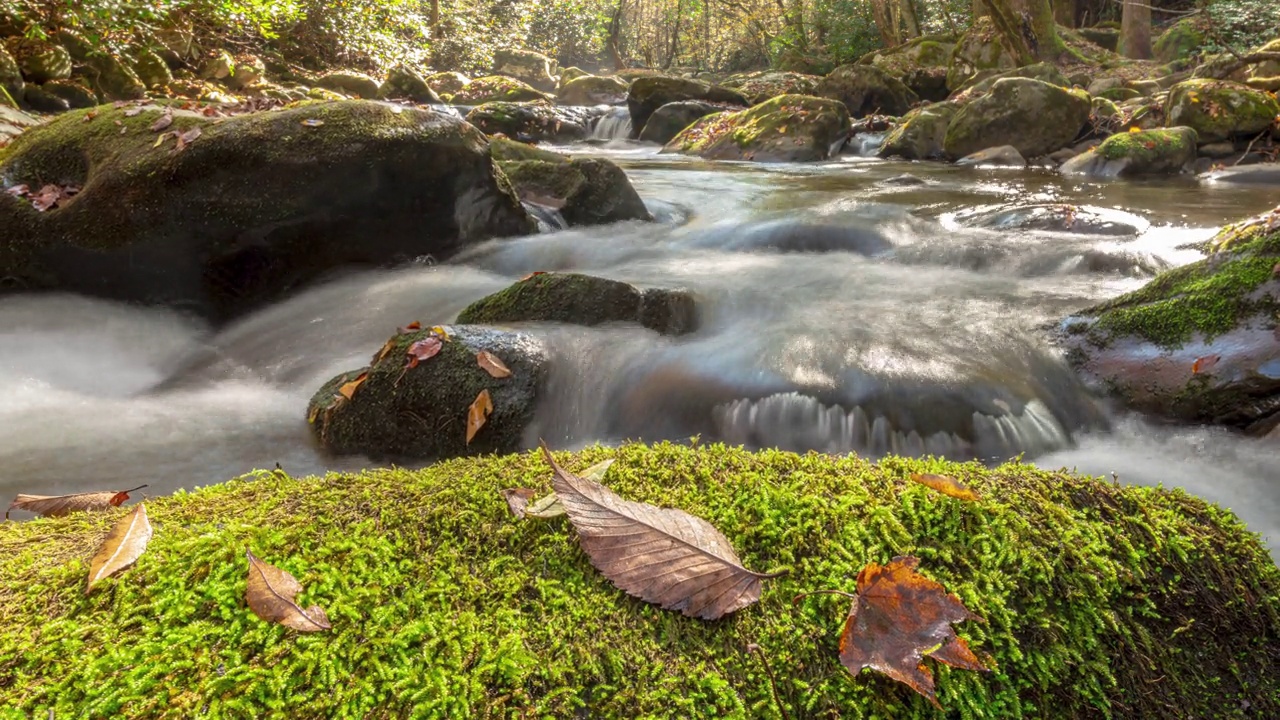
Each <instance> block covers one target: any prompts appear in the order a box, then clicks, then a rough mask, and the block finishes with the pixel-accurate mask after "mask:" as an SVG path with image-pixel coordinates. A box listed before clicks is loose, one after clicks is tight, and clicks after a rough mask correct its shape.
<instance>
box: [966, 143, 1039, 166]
mask: <svg viewBox="0 0 1280 720" xmlns="http://www.w3.org/2000/svg"><path fill="white" fill-rule="evenodd" d="M956 165H960V166H975V165H981V166H984V167H1019V168H1021V167H1026V166H1027V159H1026V158H1024V157H1022V153H1020V152H1018V148H1016V147H1014V146H1012V145H1000V146H999V147H990V148H986V149H984V150H979V151H978V152H976V153H970V154H968V155H965V156H964V157H962V158H960V159H959V160H957V161H956Z"/></svg>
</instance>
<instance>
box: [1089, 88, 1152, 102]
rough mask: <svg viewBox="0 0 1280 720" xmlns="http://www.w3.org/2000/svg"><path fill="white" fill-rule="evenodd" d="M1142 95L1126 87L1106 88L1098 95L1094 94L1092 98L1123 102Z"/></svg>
mask: <svg viewBox="0 0 1280 720" xmlns="http://www.w3.org/2000/svg"><path fill="white" fill-rule="evenodd" d="M1142 95H1143V93H1141V92H1139V91H1137V90H1134V89H1133V88H1128V87H1113V88H1107V89H1106V90H1103V91H1101V92H1099V93H1095V94H1094V97H1100V98H1105V99H1107V100H1110V101H1111V102H1124V101H1125V100H1132V99H1134V98H1139V97H1142Z"/></svg>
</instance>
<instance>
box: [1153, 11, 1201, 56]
mask: <svg viewBox="0 0 1280 720" xmlns="http://www.w3.org/2000/svg"><path fill="white" fill-rule="evenodd" d="M1204 23H1205V21H1204V19H1202V18H1199V17H1189V18H1183V19H1182V20H1179V21H1177V22H1175V23H1173V24H1172V25H1170V26H1169V27H1168V28H1165V31H1164V32H1162V33H1160V36H1159V37H1157V38H1156V41H1155V42H1154V43H1152V45H1151V51H1152V53H1153V54H1154V56H1155V59H1156V60H1157V61H1158V62H1162V63H1166V64H1167V63H1172V62H1176V61H1179V60H1189V59H1190V58H1193V57H1195V56H1196V55H1199V54H1200V53H1201V52H1202V51H1203V49H1204V47H1205V46H1206V45H1208V40H1209V38H1208V36H1206V35H1205V29H1204Z"/></svg>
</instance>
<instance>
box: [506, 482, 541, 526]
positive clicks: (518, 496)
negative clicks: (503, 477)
mask: <svg viewBox="0 0 1280 720" xmlns="http://www.w3.org/2000/svg"><path fill="white" fill-rule="evenodd" d="M537 494H538V492H537V491H536V490H530V489H529V488H507V489H505V490H503V491H502V497H504V498H506V499H507V507H508V508H510V509H511V514H512V515H515V516H516V517H518V518H520V519H524V510H525V508H527V507H528V506H529V501H530V500H532V499H533V496H534V495H537Z"/></svg>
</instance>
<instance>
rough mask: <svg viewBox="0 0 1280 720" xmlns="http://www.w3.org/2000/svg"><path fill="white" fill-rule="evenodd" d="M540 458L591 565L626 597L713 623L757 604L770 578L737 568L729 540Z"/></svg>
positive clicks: (695, 520) (678, 513) (697, 521)
mask: <svg viewBox="0 0 1280 720" xmlns="http://www.w3.org/2000/svg"><path fill="white" fill-rule="evenodd" d="M542 454H543V456H544V457H546V459H547V463H548V464H549V465H551V469H552V470H553V471H554V472H555V476H554V477H553V478H552V480H551V484H552V486H553V487H554V488H555V491H556V496H557V497H558V498H559V499H560V502H561V504H563V505H564V509H565V514H567V515H568V516H569V520H570V521H571V522H572V523H573V526H574V527H575V528H576V529H577V531H578V537H579V539H580V541H581V543H582V549H583V550H584V551H585V552H586V553H587V556H588V557H589V558H591V564H592V565H594V566H595V567H596V569H597V570H599V571H600V572H601V573H602V574H603V575H604V576H605V577H606V578H608V579H609V581H610V582H612V583H613V584H614V585H615V586H617V587H618V588H620V589H622V590H623V591H624V592H626V593H627V594H628V595H632V596H634V597H638V598H640V599H641V600H644V601H645V602H651V603H654V604H656V605H659V606H661V607H662V608H664V609H666V610H679V611H680V612H682V613H684V614H685V615H687V616H689V617H696V618H702V619H703V620H716V619H718V618H721V617H724V616H725V615H728V614H729V613H732V612H734V611H736V610H741V609H742V608H744V607H747V606H748V605H751V604H752V603H754V602H756V601H757V600H759V599H760V590H761V583H760V581H761V580H764V579H768V578H772V577H777V574H774V575H766V574H762V573H758V572H754V571H752V570H748V569H747V568H745V567H743V566H742V562H741V561H740V560H739V559H738V555H737V553H735V552H734V551H733V547H732V546H731V545H730V544H729V539H728V538H726V537H725V536H724V534H723V533H721V532H720V531H719V530H717V529H716V528H715V527H714V526H712V525H711V523H709V522H707V521H706V520H703V519H702V518H699V517H695V516H693V515H690V514H689V513H687V512H685V511H683V510H677V509H674V508H657V507H654V506H653V505H649V504H646V503H639V502H632V501H630V500H623V499H622V498H620V497H618V496H617V495H616V494H614V493H613V491H611V490H609V489H608V488H606V487H604V486H603V485H601V484H599V483H597V482H593V481H591V480H587V479H585V478H581V477H578V476H576V475H574V474H573V473H570V472H567V471H566V470H565V469H564V468H561V467H560V466H559V465H558V464H557V463H556V461H555V459H554V458H552V457H551V452H550V451H549V450H547V446H546V444H545V443H544V444H543V445H542Z"/></svg>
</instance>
